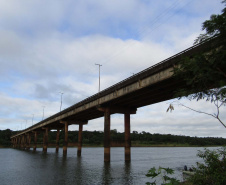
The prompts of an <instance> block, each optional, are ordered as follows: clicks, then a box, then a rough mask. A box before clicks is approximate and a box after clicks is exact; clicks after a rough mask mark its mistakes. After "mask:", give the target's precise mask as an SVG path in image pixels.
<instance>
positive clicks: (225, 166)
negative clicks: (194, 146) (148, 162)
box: [146, 147, 226, 185]
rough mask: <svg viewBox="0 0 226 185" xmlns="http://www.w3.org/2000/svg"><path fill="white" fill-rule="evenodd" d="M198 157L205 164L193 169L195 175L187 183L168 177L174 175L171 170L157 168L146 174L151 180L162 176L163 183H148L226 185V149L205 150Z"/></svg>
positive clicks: (150, 184)
mask: <svg viewBox="0 0 226 185" xmlns="http://www.w3.org/2000/svg"><path fill="white" fill-rule="evenodd" d="M197 156H198V157H200V158H202V159H203V163H198V162H197V167H193V171H194V175H192V176H191V177H189V178H188V179H187V180H186V182H184V183H182V182H180V181H179V180H177V179H176V178H172V177H169V176H168V175H172V174H174V171H173V170H172V169H170V168H162V167H159V168H158V169H156V168H155V167H153V168H151V169H150V170H149V171H148V173H147V174H146V176H147V177H151V179H156V177H157V178H159V176H161V180H162V182H161V183H159V182H158V183H157V182H156V180H155V181H153V182H147V183H146V184H148V185H156V184H163V185H179V184H184V185H185V184H189V185H225V184H226V147H222V148H220V149H217V150H209V149H204V151H199V152H198V154H197Z"/></svg>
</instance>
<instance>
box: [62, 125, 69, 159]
mask: <svg viewBox="0 0 226 185" xmlns="http://www.w3.org/2000/svg"><path fill="white" fill-rule="evenodd" d="M64 132H65V133H64V134H65V135H64V146H63V155H64V156H65V155H67V146H68V123H67V122H64Z"/></svg>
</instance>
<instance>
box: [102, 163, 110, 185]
mask: <svg viewBox="0 0 226 185" xmlns="http://www.w3.org/2000/svg"><path fill="white" fill-rule="evenodd" d="M110 182H111V163H110V162H104V165H103V172H102V184H106V185H108V184H110Z"/></svg>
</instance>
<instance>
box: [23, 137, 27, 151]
mask: <svg viewBox="0 0 226 185" xmlns="http://www.w3.org/2000/svg"><path fill="white" fill-rule="evenodd" d="M25 139H26V138H25V135H23V138H22V149H23V150H24V149H25V146H26V141H25Z"/></svg>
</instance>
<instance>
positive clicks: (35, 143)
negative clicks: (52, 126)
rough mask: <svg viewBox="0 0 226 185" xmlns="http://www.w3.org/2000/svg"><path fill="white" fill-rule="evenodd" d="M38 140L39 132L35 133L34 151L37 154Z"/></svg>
mask: <svg viewBox="0 0 226 185" xmlns="http://www.w3.org/2000/svg"><path fill="white" fill-rule="evenodd" d="M37 139H38V132H37V131H35V132H34V146H33V151H34V152H35V151H36V149H37Z"/></svg>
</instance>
